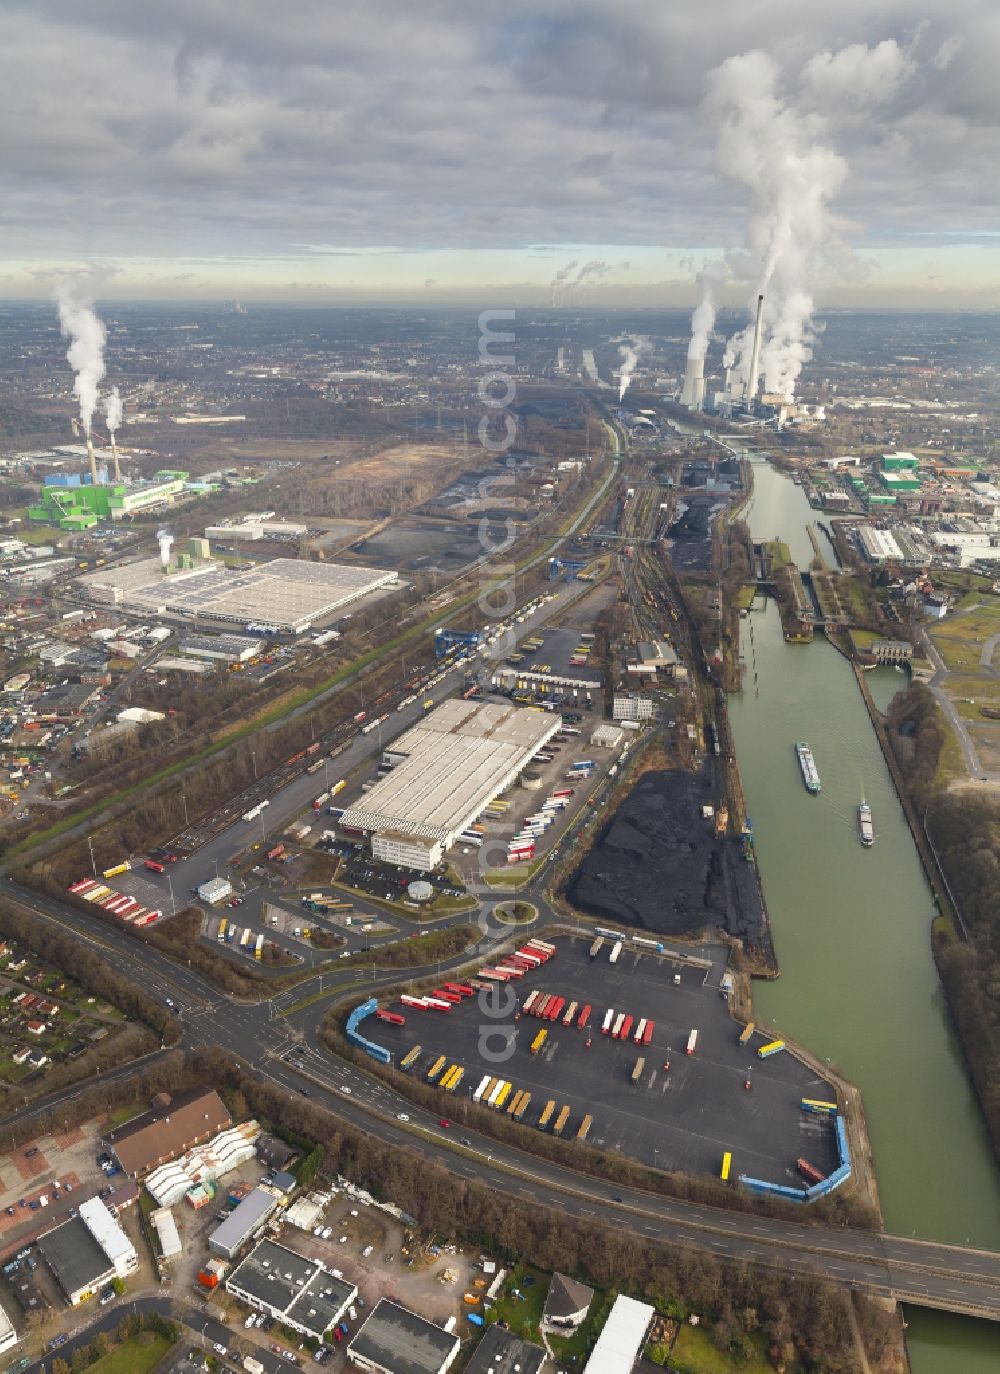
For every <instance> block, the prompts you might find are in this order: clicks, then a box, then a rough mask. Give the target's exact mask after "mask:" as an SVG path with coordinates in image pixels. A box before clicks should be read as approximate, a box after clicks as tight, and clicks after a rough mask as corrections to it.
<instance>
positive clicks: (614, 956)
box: [608, 940, 622, 964]
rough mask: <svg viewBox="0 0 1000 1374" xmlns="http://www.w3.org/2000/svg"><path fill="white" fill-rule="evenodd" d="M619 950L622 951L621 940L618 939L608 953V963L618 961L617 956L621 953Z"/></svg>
mask: <svg viewBox="0 0 1000 1374" xmlns="http://www.w3.org/2000/svg"><path fill="white" fill-rule="evenodd" d="M621 952H622V942H621V940H619V941H618V943H617V944H616V945H615V947H614V948H613V949H612V951H611V953H610V954H609V955H608V961H609V963H612V964H617V962H618V957H619V955H620V954H621Z"/></svg>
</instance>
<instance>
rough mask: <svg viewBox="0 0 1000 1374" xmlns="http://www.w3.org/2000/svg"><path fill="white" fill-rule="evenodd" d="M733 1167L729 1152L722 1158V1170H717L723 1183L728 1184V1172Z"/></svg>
mask: <svg viewBox="0 0 1000 1374" xmlns="http://www.w3.org/2000/svg"><path fill="white" fill-rule="evenodd" d="M732 1167H733V1156H732V1154H731V1152H730V1151H729V1150H727V1151H726V1153H725V1154H724V1155H723V1156H722V1168H721V1169H720V1170H719V1177H720V1178H721V1179H722V1181H723V1183H728V1182H729V1171H730V1170H731V1169H732Z"/></svg>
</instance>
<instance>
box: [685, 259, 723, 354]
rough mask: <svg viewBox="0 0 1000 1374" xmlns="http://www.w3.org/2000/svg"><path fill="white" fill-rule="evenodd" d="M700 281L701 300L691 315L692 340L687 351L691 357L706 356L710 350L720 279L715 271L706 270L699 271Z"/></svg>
mask: <svg viewBox="0 0 1000 1374" xmlns="http://www.w3.org/2000/svg"><path fill="white" fill-rule="evenodd" d="M698 282H699V285H700V286H701V300H700V301H699V302H698V304H697V305H696V306H695V308H694V313H693V314H692V316H691V341H690V343H689V344H688V352H687V355H688V357H689V358H704V356H705V354H706V353H707V351H708V341H709V339H710V338H711V337H712V326H713V325H714V324H715V288H716V286H717V285H718V279H717V277H716V275H715V274H714V273H712V272H709V271H704V272H699V273H698Z"/></svg>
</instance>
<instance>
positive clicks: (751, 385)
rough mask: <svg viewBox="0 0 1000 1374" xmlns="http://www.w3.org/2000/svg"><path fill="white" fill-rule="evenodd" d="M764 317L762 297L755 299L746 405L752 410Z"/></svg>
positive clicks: (755, 395)
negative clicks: (755, 307) (755, 308)
mask: <svg viewBox="0 0 1000 1374" xmlns="http://www.w3.org/2000/svg"><path fill="white" fill-rule="evenodd" d="M763 315H764V297H763V296H762V295H761V296H758V297H757V320H756V323H755V324H754V327H753V351H752V352H751V354H750V375H749V377H748V378H747V391H746V403H747V409H748V410H752V409H753V406H754V402H755V401H756V399H757V373H758V371H759V368H760V331H761V325H762V323H763Z"/></svg>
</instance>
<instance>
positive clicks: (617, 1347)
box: [584, 1297, 656, 1374]
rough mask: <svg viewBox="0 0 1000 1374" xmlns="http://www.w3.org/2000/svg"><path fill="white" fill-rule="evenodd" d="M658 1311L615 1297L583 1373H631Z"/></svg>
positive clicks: (641, 1303) (633, 1301)
mask: <svg viewBox="0 0 1000 1374" xmlns="http://www.w3.org/2000/svg"><path fill="white" fill-rule="evenodd" d="M655 1314H656V1308H655V1307H651V1306H650V1305H649V1303H646V1302H637V1301H636V1300H635V1298H626V1297H617V1298H615V1305H614V1307H612V1309H611V1315H610V1316H609V1317H608V1319H607V1321H606V1322H605V1323H604V1329H603V1330H602V1331H601V1334H600V1335H599V1336H598V1338H597V1344H596V1345H595V1346H594V1348H593V1350H592V1351H591V1352H590V1359H589V1360H588V1361H587V1363H586V1365H585V1366H584V1374H632V1370H633V1369H634V1368H635V1365H636V1362H637V1360H638V1359H639V1356H640V1355H641V1354H642V1347H643V1346H644V1345H645V1343H646V1336H647V1335H648V1333H649V1328H650V1325H651V1324H652V1321H653V1317H654V1316H655Z"/></svg>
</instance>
